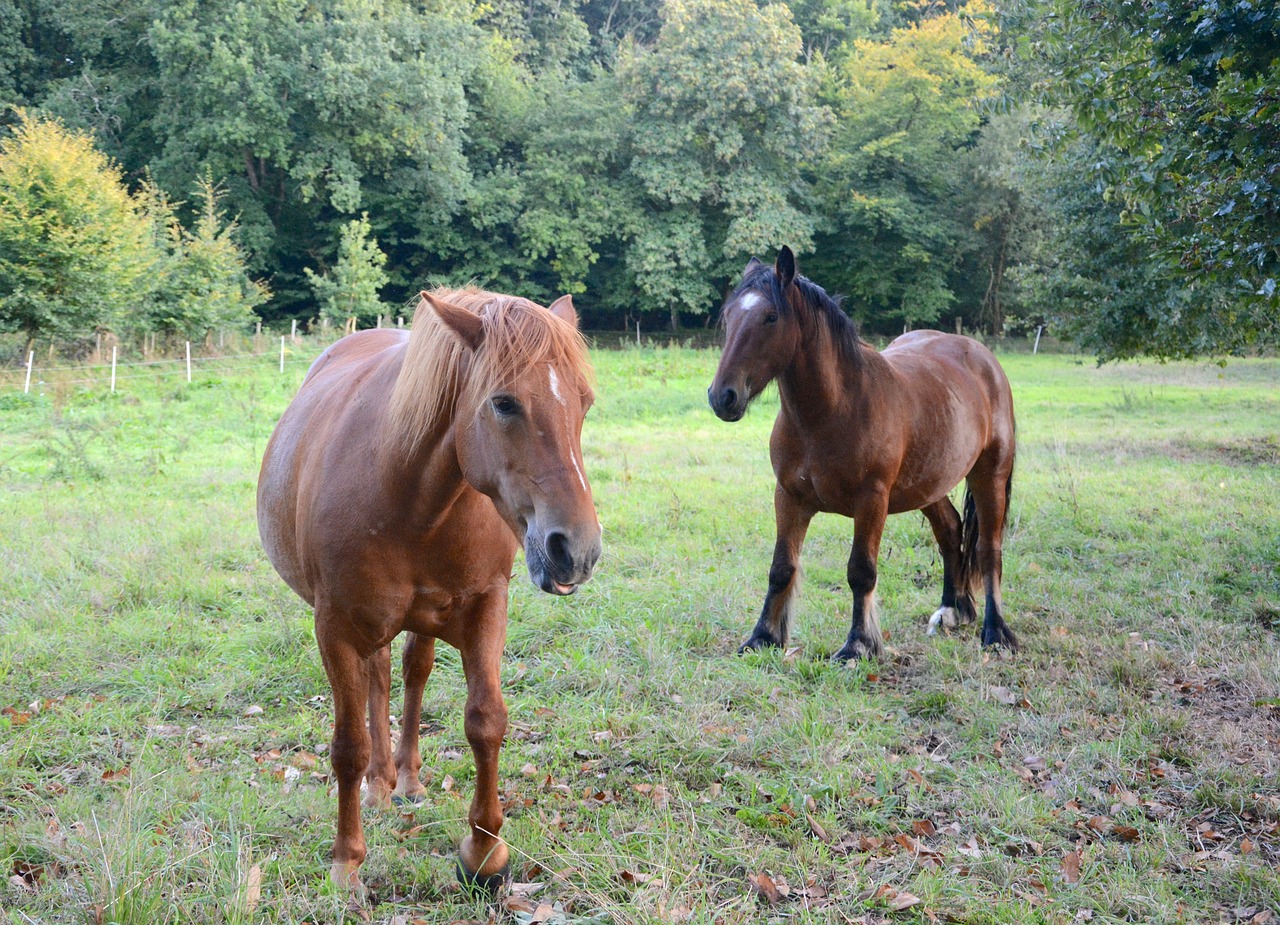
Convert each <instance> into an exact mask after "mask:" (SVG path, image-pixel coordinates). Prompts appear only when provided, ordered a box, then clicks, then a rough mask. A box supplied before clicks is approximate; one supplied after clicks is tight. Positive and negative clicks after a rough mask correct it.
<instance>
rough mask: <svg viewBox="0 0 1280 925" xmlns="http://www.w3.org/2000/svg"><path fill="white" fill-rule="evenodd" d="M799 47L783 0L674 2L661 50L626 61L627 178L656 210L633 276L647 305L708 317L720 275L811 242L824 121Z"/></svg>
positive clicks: (642, 234) (633, 257) (633, 259)
mask: <svg viewBox="0 0 1280 925" xmlns="http://www.w3.org/2000/svg"><path fill="white" fill-rule="evenodd" d="M800 52H801V34H800V30H799V29H798V28H797V27H796V25H795V24H794V23H793V22H792V20H791V16H790V11H789V10H788V9H787V7H786V6H785V5H783V4H773V5H768V6H765V7H758V6H757V4H756V3H755V2H754V0H671V2H669V3H667V4H666V5H665V6H664V7H663V26H662V31H661V34H660V35H659V38H658V41H657V43H656V44H655V45H654V46H653V47H652V48H650V49H645V50H641V49H635V50H633V51H632V52H629V53H628V54H627V55H626V56H624V58H623V60H622V62H621V64H620V68H619V70H620V73H621V75H622V79H623V82H624V99H625V100H626V102H627V104H628V105H629V106H630V107H631V109H632V111H633V113H634V115H633V118H632V124H631V131H632V136H631V137H632V147H633V149H634V156H633V157H632V160H631V163H630V167H629V173H630V175H631V176H632V177H633V178H634V179H635V181H636V182H637V183H638V184H639V186H640V188H641V189H642V190H643V194H644V198H645V206H646V211H647V213H648V218H647V220H646V221H645V223H644V225H643V227H642V228H641V229H640V230H639V232H638V233H637V236H636V239H635V242H634V244H633V246H632V247H631V248H630V249H629V251H628V254H627V269H628V271H629V273H630V274H631V276H632V277H633V278H634V280H635V287H636V289H637V290H638V292H639V293H640V294H641V295H642V296H644V297H646V298H645V301H646V302H647V303H648V305H650V306H652V307H655V308H665V309H669V310H671V311H672V312H673V313H674V312H675V311H677V310H685V311H692V312H697V313H702V312H706V311H707V310H708V309H709V308H710V307H711V306H712V304H714V301H715V300H716V299H717V297H718V296H719V295H720V293H719V292H718V291H717V290H716V288H714V286H713V285H712V284H711V283H712V280H715V279H721V280H724V279H727V278H728V277H729V276H730V275H731V274H732V273H734V272H736V271H737V270H739V269H740V268H741V264H742V263H744V262H745V261H746V259H747V258H748V257H749V256H751V255H752V254H755V253H769V252H771V251H773V250H775V249H776V248H777V247H779V246H780V245H782V244H784V243H789V244H791V245H792V246H793V247H798V248H800V249H802V250H807V249H808V248H809V247H810V245H811V241H812V234H813V220H812V218H811V217H810V216H809V215H808V214H807V212H806V211H805V209H804V208H803V184H802V177H801V172H800V170H801V166H802V164H803V163H804V161H805V160H806V159H808V158H811V157H813V156H814V155H815V154H816V153H817V152H818V151H819V150H820V149H821V146H822V144H823V141H824V139H825V137H826V130H827V124H828V119H829V115H828V113H827V112H826V110H825V109H824V108H823V107H821V106H818V105H816V104H815V100H814V93H815V91H816V89H817V82H816V75H815V74H814V73H813V72H811V71H810V70H808V69H806V68H805V67H804V66H803V65H802V64H800V63H799V62H798V60H797V59H798V58H799V56H800Z"/></svg>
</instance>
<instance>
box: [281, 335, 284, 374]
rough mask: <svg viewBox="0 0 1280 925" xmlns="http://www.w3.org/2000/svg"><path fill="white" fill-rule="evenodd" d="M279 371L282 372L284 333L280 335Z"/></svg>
mask: <svg viewBox="0 0 1280 925" xmlns="http://www.w3.org/2000/svg"><path fill="white" fill-rule="evenodd" d="M280 372H284V335H283V334H281V335H280Z"/></svg>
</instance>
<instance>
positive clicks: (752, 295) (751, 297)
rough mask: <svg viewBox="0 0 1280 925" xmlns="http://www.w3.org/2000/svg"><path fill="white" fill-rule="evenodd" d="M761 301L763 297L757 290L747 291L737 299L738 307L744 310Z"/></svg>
mask: <svg viewBox="0 0 1280 925" xmlns="http://www.w3.org/2000/svg"><path fill="white" fill-rule="evenodd" d="M762 301H763V297H762V296H761V295H760V293H758V292H748V293H747V294H746V295H744V296H743V297H742V298H741V299H739V300H738V308H740V309H742V310H743V311H744V312H749V311H751V309H753V308H755V307H756V306H757V305H759V304H760V303H761V302H762Z"/></svg>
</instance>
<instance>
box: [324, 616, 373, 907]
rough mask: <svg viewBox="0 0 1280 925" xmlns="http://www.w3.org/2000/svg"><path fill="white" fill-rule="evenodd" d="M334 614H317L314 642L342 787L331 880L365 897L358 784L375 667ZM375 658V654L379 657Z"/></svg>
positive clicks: (365, 758) (365, 757) (365, 763)
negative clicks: (325, 682) (337, 625)
mask: <svg viewBox="0 0 1280 925" xmlns="http://www.w3.org/2000/svg"><path fill="white" fill-rule="evenodd" d="M333 622H335V621H334V619H333V615H332V614H328V613H325V612H324V611H323V610H322V609H320V608H317V610H316V641H317V642H318V643H319V644H320V656H321V658H322V659H323V661H324V669H325V672H326V673H327V674H328V676H329V685H330V687H332V688H333V711H334V723H333V742H332V744H331V746H330V749H329V759H330V762H331V763H332V765H333V776H334V778H335V779H336V780H337V783H338V834H337V836H336V837H335V838H334V840H333V866H332V868H331V869H330V872H329V876H330V878H331V879H332V880H333V883H334V885H335V886H337V887H338V888H339V889H343V890H352V891H355V892H362V891H363V889H364V886H363V884H362V883H361V882H360V865H361V864H362V863H364V858H365V854H366V851H367V849H366V846H365V840H364V828H363V826H362V825H361V823H360V781H361V780H362V779H363V778H364V775H365V771H366V770H367V769H368V767H369V757H370V754H371V753H372V748H371V745H370V741H369V729H368V726H366V724H365V707H366V705H367V704H368V700H369V686H370V673H371V671H375V670H376V668H375V667H374V666H373V665H371V664H370V662H369V661H368V660H366V659H364V658H362V657H361V656H360V654H359V653H358V652H357V651H356V649H355V647H354V646H353V645H351V643H350V642H348V641H347V640H346V639H344V638H342V636H341V635H340V634H339V633H336V632H334V630H333V629H332V623H333ZM375 659H376V653H375Z"/></svg>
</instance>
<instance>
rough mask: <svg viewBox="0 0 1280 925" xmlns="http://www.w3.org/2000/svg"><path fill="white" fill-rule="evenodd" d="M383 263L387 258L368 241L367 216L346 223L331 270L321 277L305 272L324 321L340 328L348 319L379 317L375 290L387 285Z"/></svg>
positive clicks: (374, 243)
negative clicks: (331, 322) (326, 320)
mask: <svg viewBox="0 0 1280 925" xmlns="http://www.w3.org/2000/svg"><path fill="white" fill-rule="evenodd" d="M386 262H387V255H386V254H384V253H383V252H382V251H381V250H380V249H379V248H378V242H377V241H376V240H375V239H373V238H372V237H370V228H369V215H368V213H365V214H363V215H361V216H360V217H359V218H353V219H352V220H351V221H349V222H347V224H345V225H344V226H343V227H342V232H341V234H340V236H339V241H338V259H337V262H336V263H335V264H334V265H333V269H332V270H330V271H329V272H327V273H325V274H323V275H321V274H318V273H316V272H315V271H313V270H312V269H311V268H310V267H308V268H307V269H306V274H307V279H309V280H310V281H311V285H312V287H313V288H314V289H315V291H316V299H317V301H319V303H320V311H321V313H322V314H323V315H324V317H326V318H328V319H329V320H330V321H333V322H337V323H338V324H340V325H341V324H345V323H346V321H347V319H348V318H352V317H355V318H360V319H365V320H367V319H369V318H372V317H373V316H375V315H380V314H382V300H381V299H379V298H378V290H379V289H381V288H382V287H383V286H385V285H386V284H387V273H386V270H384V269H383V267H384V266H385V265H386Z"/></svg>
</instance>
